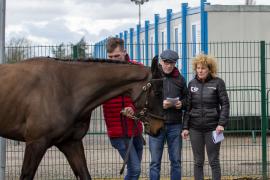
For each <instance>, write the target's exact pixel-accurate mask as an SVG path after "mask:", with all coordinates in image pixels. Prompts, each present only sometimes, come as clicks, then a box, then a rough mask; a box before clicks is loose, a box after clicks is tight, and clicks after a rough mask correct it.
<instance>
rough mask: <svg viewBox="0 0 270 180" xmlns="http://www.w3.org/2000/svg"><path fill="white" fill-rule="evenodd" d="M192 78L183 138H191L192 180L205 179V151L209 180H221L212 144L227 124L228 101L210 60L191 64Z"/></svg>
mask: <svg viewBox="0 0 270 180" xmlns="http://www.w3.org/2000/svg"><path fill="white" fill-rule="evenodd" d="M192 65H193V71H194V72H195V78H194V79H193V80H191V81H190V82H189V84H188V91H189V92H188V100H187V112H186V115H185V117H184V124H183V132H182V137H183V139H186V138H187V137H188V135H190V141H191V146H192V151H193V155H194V177H195V180H202V179H204V178H203V177H204V174H203V165H204V159H205V157H204V155H205V147H206V151H207V155H208V160H209V164H210V166H211V169H212V179H213V180H220V179H221V169H220V162H219V151H220V144H221V143H220V142H219V143H216V144H215V143H214V142H213V138H212V133H213V131H216V133H217V134H220V133H222V132H223V131H224V127H225V126H226V124H227V123H228V118H229V106H230V105H229V98H228V94H227V91H226V87H225V83H224V81H223V80H222V79H221V78H219V77H217V63H216V60H215V59H214V58H213V57H210V56H208V55H205V54H200V55H198V56H197V57H195V59H194V60H193V64H192Z"/></svg>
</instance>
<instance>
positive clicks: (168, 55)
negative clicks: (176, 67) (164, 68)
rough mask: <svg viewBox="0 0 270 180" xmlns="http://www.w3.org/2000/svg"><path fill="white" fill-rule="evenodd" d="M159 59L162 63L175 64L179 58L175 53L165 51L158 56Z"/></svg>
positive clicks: (168, 50)
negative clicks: (169, 62)
mask: <svg viewBox="0 0 270 180" xmlns="http://www.w3.org/2000/svg"><path fill="white" fill-rule="evenodd" d="M160 58H161V59H162V60H164V61H171V62H174V63H175V62H176V61H177V60H178V59H179V56H178V53H177V52H175V51H173V50H170V49H167V50H164V51H163V52H162V53H161V54H160Z"/></svg>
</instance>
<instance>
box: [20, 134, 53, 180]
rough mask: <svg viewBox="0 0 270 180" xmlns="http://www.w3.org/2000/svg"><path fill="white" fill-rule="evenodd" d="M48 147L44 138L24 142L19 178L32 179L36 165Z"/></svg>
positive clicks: (23, 179) (21, 179) (22, 179)
mask: <svg viewBox="0 0 270 180" xmlns="http://www.w3.org/2000/svg"><path fill="white" fill-rule="evenodd" d="M48 148H49V143H48V141H47V139H46V138H42V139H39V140H36V141H31V142H26V147H25V152H24V159H23V166H22V172H21V176H20V180H32V179H34V176H35V173H36V170H37V168H38V165H39V163H40V161H41V160H42V157H43V156H44V154H45V153H46V151H47V149H48Z"/></svg>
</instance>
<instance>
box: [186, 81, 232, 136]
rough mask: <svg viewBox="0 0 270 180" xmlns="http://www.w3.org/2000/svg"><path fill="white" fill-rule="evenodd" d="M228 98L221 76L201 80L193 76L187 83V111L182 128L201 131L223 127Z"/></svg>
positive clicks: (227, 110)
mask: <svg viewBox="0 0 270 180" xmlns="http://www.w3.org/2000/svg"><path fill="white" fill-rule="evenodd" d="M229 109H230V104H229V98H228V94H227V91H226V86H225V83H224V81H223V80H222V79H221V78H218V77H215V78H212V77H211V76H208V78H207V79H206V80H205V81H204V82H202V81H200V80H198V79H197V77H195V78H194V79H193V80H191V81H190V82H189V84H188V97H187V111H186V113H185V117H184V123H183V129H189V128H193V129H197V130H201V131H210V130H215V129H216V127H217V125H221V126H223V127H225V126H226V125H227V123H228V119H229Z"/></svg>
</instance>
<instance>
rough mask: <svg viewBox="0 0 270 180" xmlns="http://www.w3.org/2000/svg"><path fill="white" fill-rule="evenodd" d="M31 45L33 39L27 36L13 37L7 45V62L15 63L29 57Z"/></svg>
mask: <svg viewBox="0 0 270 180" xmlns="http://www.w3.org/2000/svg"><path fill="white" fill-rule="evenodd" d="M30 45H31V41H30V40H28V39H27V38H25V37H19V38H11V39H10V40H9V42H8V43H7V44H6V47H5V49H6V60H7V63H15V62H18V61H21V60H23V59H26V58H27V57H29V53H30V51H31V49H30V48H29V47H30ZM29 49H30V50H29Z"/></svg>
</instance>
